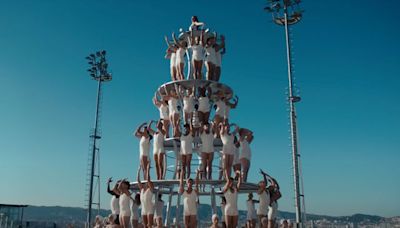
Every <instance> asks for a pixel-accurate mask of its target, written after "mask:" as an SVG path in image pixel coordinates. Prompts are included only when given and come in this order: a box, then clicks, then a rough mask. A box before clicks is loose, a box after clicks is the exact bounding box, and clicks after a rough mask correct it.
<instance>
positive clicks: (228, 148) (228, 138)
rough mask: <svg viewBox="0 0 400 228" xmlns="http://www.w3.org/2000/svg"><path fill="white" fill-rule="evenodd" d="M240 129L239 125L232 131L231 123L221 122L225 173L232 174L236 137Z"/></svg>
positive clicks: (220, 129)
mask: <svg viewBox="0 0 400 228" xmlns="http://www.w3.org/2000/svg"><path fill="white" fill-rule="evenodd" d="M237 131H238V127H237V126H236V129H235V131H234V132H232V133H231V132H230V125H229V124H222V123H221V124H220V125H219V132H220V136H221V141H222V154H223V159H224V173H226V174H227V175H228V176H230V174H231V171H232V165H233V159H234V155H233V153H234V146H235V144H234V139H235V135H236V133H237Z"/></svg>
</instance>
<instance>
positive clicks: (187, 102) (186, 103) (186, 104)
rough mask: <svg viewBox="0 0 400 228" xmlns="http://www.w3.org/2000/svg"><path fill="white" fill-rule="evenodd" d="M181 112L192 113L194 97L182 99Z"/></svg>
mask: <svg viewBox="0 0 400 228" xmlns="http://www.w3.org/2000/svg"><path fill="white" fill-rule="evenodd" d="M183 111H184V112H193V111H194V97H193V96H186V97H183Z"/></svg>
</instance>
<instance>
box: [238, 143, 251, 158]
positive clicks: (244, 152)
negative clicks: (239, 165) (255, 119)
mask: <svg viewBox="0 0 400 228" xmlns="http://www.w3.org/2000/svg"><path fill="white" fill-rule="evenodd" d="M240 149H241V154H240V158H246V159H248V160H249V161H250V160H251V150H250V145H249V142H248V141H247V140H246V139H243V140H240Z"/></svg>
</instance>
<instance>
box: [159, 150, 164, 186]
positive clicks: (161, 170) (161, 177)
mask: <svg viewBox="0 0 400 228" xmlns="http://www.w3.org/2000/svg"><path fill="white" fill-rule="evenodd" d="M164 157H165V153H160V154H159V155H158V167H160V179H161V180H162V179H164Z"/></svg>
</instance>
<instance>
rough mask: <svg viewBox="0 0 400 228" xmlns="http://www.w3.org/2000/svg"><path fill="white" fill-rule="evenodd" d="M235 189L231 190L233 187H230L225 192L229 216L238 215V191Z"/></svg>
mask: <svg viewBox="0 0 400 228" xmlns="http://www.w3.org/2000/svg"><path fill="white" fill-rule="evenodd" d="M233 189H234V192H231V189H228V191H226V192H225V193H224V196H225V199H226V206H225V215H228V216H236V215H238V207H237V200H238V193H237V190H236V188H233Z"/></svg>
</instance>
